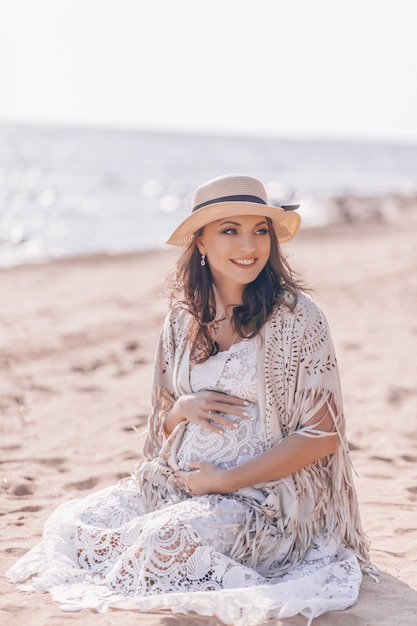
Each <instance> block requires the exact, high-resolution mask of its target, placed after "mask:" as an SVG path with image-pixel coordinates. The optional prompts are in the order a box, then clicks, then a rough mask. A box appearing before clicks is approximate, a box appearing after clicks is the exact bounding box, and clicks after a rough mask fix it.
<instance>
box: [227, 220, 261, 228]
mask: <svg viewBox="0 0 417 626" xmlns="http://www.w3.org/2000/svg"><path fill="white" fill-rule="evenodd" d="M225 224H233V225H234V226H241V223H240V222H234V221H233V220H225V221H224V222H222V223H221V224H220V226H224V225H225ZM261 224H268V222H267V221H266V219H265V220H262V221H261V222H258V223H257V224H254V226H255V227H256V226H260V225H261Z"/></svg>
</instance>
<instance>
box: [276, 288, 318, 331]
mask: <svg viewBox="0 0 417 626" xmlns="http://www.w3.org/2000/svg"><path fill="white" fill-rule="evenodd" d="M271 317H272V319H274V320H275V321H278V319H281V320H293V322H294V321H298V322H299V323H300V324H302V323H307V322H311V321H312V320H314V319H325V315H324V313H323V311H322V309H321V308H320V307H319V305H318V304H317V302H316V301H315V300H314V299H313V298H312V297H311V296H310V295H309V294H307V293H305V292H304V291H298V292H297V295H296V300H295V303H294V296H293V295H292V294H289V293H288V294H286V295H285V296H284V303H280V304H279V305H278V306H277V307H276V309H275V310H274V312H273V314H272V316H271Z"/></svg>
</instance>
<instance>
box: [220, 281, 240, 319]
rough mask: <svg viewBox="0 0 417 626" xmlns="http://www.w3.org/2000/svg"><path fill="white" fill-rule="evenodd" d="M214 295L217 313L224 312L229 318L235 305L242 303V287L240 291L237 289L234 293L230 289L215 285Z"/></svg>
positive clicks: (221, 313)
mask: <svg viewBox="0 0 417 626" xmlns="http://www.w3.org/2000/svg"><path fill="white" fill-rule="evenodd" d="M214 297H215V300H216V311H217V314H218V315H219V314H220V315H223V314H224V315H226V316H227V317H228V318H229V317H230V315H231V312H232V309H233V307H235V306H239V304H242V289H240V290H239V291H237V290H236V291H235V293H233V292H231V291H229V290H226V289H219V287H217V286H214Z"/></svg>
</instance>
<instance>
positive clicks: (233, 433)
mask: <svg viewBox="0 0 417 626" xmlns="http://www.w3.org/2000/svg"><path fill="white" fill-rule="evenodd" d="M264 449H265V445H264V443H263V440H262V436H261V433H260V432H259V424H258V419H257V417H256V416H254V417H252V418H247V419H244V420H241V421H240V422H239V427H238V428H236V429H234V428H228V427H226V428H225V432H224V433H223V434H218V433H212V432H210V431H208V430H206V429H205V428H201V427H200V426H197V425H196V424H188V426H187V428H186V431H185V434H184V439H183V441H182V444H181V447H180V449H179V451H178V457H177V462H178V465H179V467H180V468H181V469H187V468H188V464H189V463H191V462H194V461H208V462H209V463H215V464H216V465H217V466H218V467H221V468H222V469H227V468H230V467H236V465H240V464H241V463H244V462H245V461H248V460H250V459H251V458H253V457H254V456H256V455H258V454H260V453H261V452H263V450H264Z"/></svg>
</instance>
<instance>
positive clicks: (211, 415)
mask: <svg viewBox="0 0 417 626" xmlns="http://www.w3.org/2000/svg"><path fill="white" fill-rule="evenodd" d="M213 415H214V411H209V412H208V413H207V417H208V421H209V422H212V421H213Z"/></svg>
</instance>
